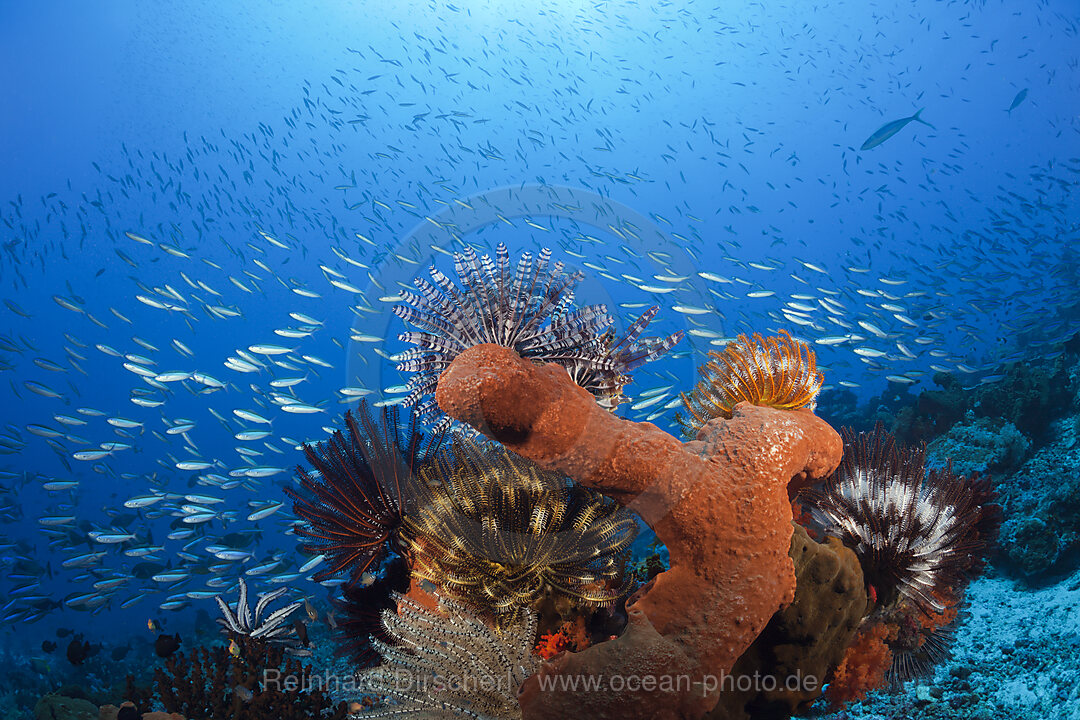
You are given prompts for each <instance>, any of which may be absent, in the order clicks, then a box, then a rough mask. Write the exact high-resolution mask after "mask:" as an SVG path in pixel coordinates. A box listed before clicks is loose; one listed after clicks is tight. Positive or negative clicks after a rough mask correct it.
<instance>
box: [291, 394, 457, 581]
mask: <svg viewBox="0 0 1080 720" xmlns="http://www.w3.org/2000/svg"><path fill="white" fill-rule="evenodd" d="M345 425H346V428H347V429H348V434H347V435H346V434H344V433H342V432H341V431H340V430H339V431H337V432H335V433H334V434H333V435H331V436H330V438H329V439H328V440H326V441H325V442H322V443H319V444H318V445H315V446H313V445H306V446H304V455H305V456H306V457H307V459H308V462H310V463H311V465H312V467H313V468H314V472H310V473H309V472H308V471H306V470H304V469H303V468H297V472H298V475H299V480H300V486H299V487H298V488H286V493H287V494H288V495H289V496H290V497H291V498H292V499H293V501H294V502H293V510H294V512H295V513H296V514H297V515H298V516H300V517H301V518H303V519H304V520H305V521H307V522H306V525H302V526H300V527H298V528H297V530H296V532H297V534H298V535H301V536H303V537H305V538H307V540H308V541H307V542H306V543H305V544H304V549H305V550H306V551H307V552H309V553H312V554H322V555H325V556H326V559H327V563H326V567H325V569H324V570H322V571H321V572H319V573H318V574H317V575H315V580H317V581H322V580H325V579H327V578H330V577H332V576H334V575H337V574H338V573H341V572H348V573H349V574H350V584H352V583H355V582H357V581H358V580H359V579H360V576H361V575H362V574H363V573H364V572H365V571H366V570H368V569H369V568H370V567H372V565H373V564H375V563H377V562H379V561H380V560H382V558H384V557H385V556H386V551H387V549H388V547H389V546H391V545H394V544H396V542H397V539H398V538H397V535H398V531H399V529H400V528H401V523H402V518H403V516H404V514H405V511H406V508H407V505H408V503H409V497H410V493H411V487H412V485H413V484H414V483H415V480H416V477H417V472H418V471H419V469H420V467H421V466H423V465H424V464H425V463H427V462H430V461H431V459H432V457H433V456H434V454H435V452H436V450H437V449H438V446H439V444H440V442H441V435H440V434H438V433H436V434H435V435H433V436H425V435H424V434H423V433H422V432H421V431H420V429H419V427H418V423H417V420H416V417H415V416H410V417H409V419H408V421H407V422H402V420H401V419H400V417H399V415H398V412H397V409H396V408H393V409H391V408H383V410H382V412H381V414H380V415H379V416H378V417H377V418H376V417H373V416H372V414H371V412H369V410H368V407H367V405H366V404H365V403H361V404H360V407H359V408H358V409H357V412H356V414H355V415H354V414H353V413H351V412H347V413H345Z"/></svg>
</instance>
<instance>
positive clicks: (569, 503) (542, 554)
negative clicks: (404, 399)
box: [404, 439, 637, 625]
mask: <svg viewBox="0 0 1080 720" xmlns="http://www.w3.org/2000/svg"><path fill="white" fill-rule="evenodd" d="M421 479H422V482H421V483H419V489H418V495H417V498H416V503H415V508H414V510H413V511H412V512H411V513H410V514H409V515H408V516H407V517H406V518H405V525H406V532H405V533H404V537H405V544H406V547H407V551H408V553H409V555H410V558H411V561H412V567H413V575H414V577H418V578H421V579H423V580H427V581H429V582H431V583H433V584H434V585H435V586H437V587H438V588H439V591H440V593H441V594H444V595H449V596H450V597H453V598H455V599H457V600H459V601H461V602H463V603H465V605H467V606H468V607H469V608H470V609H471V610H472V611H474V612H478V613H480V614H481V615H482V616H483V617H485V618H493V619H494V621H495V623H496V625H500V624H501V622H502V618H503V617H504V616H506V615H507V614H510V615H513V614H516V612H517V611H518V610H519V609H520V608H522V607H532V608H533V609H534V610H536V609H539V607H538V604H539V603H540V602H541V601H542V600H544V598H545V593H546V592H548V591H550V594H553V595H555V596H557V598H562V599H565V600H566V601H569V603H563V604H566V605H567V606H568V607H575V608H581V607H606V606H610V605H612V604H613V603H615V602H616V601H617V600H618V599H619V598H621V597H623V596H624V595H625V594H626V593H627V591H628V590H629V588H630V582H631V578H630V576H629V574H628V573H625V572H624V567H625V565H626V561H627V555H628V553H627V548H628V547H629V546H630V543H632V542H633V540H634V537H635V536H636V535H637V521H636V520H635V519H634V517H633V516H632V515H631V514H630V513H628V512H626V511H625V510H623V509H622V508H621V507H620V506H619V505H617V504H616V503H614V502H612V501H611V500H608V499H607V498H605V497H604V496H603V495H601V494H599V493H597V492H594V491H592V490H588V489H586V488H582V487H580V486H578V485H575V484H573V483H571V482H568V481H567V479H566V478H565V476H562V475H559V474H557V473H551V472H545V471H543V470H541V469H540V468H538V467H537V466H536V465H535V464H533V463H531V462H529V461H528V460H525V459H523V458H521V457H519V456H517V455H514V454H512V453H509V452H507V451H506V450H505V449H503V448H500V447H498V446H494V445H492V444H490V443H487V442H484V444H483V445H481V444H477V443H475V442H473V441H472V440H468V439H460V440H458V441H457V442H455V443H454V447H453V450H452V451H451V452H448V453H443V454H442V455H441V456H440V457H439V458H438V459H437V460H436V462H435V463H433V464H432V465H431V466H430V467H428V468H424V469H423V470H421Z"/></svg>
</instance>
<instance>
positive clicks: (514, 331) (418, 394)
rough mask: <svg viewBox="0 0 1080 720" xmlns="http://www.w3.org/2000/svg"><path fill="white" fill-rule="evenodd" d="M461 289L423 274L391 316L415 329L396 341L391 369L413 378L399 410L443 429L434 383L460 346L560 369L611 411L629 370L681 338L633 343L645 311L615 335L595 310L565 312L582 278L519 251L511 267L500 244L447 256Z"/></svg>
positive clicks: (547, 258) (435, 273) (600, 308)
mask: <svg viewBox="0 0 1080 720" xmlns="http://www.w3.org/2000/svg"><path fill="white" fill-rule="evenodd" d="M454 272H455V274H456V275H457V276H458V280H459V282H460V283H461V284H460V286H459V285H458V284H457V283H455V282H454V281H453V280H451V279H450V278H448V277H447V276H446V275H444V274H443V273H442V272H440V271H439V270H437V269H436V268H435V267H432V268H431V270H430V274H431V281H430V282H429V281H428V280H425V279H424V278H416V279H415V280H414V281H413V283H414V284H415V285H416V288H417V292H415V293H414V292H410V291H403V292H402V293H401V298H402V304H400V305H396V306H395V307H394V313H395V314H396V315H397V316H398V317H400V318H401V319H402V320H404V321H405V322H406V323H408V324H409V325H412V326H413V327H415V328H417V329H416V330H412V331H408V332H405V333H402V334H401V335H399V336H398V337H399V339H401V340H402V341H404V342H407V343H410V344H412V345H414V346H415V347H412V348H409V349H408V350H405V351H404V352H402V353H400V354H399V355H398V356H397V359H398V360H399V365H398V369H399V370H401V371H402V372H406V373H413V375H412V377H411V378H409V381H408V385H407V387H408V389H409V394H408V396H407V397H406V399H405V404H406V405H411V406H416V408H417V411H418V413H419V415H420V416H421V418H422V419H424V420H430V421H432V422H435V423H436V424H437V425H438V426H439V427H446V426H448V425H449V423H450V420H449V418H447V417H446V416H445V415H443V414H442V413H441V411H440V410H439V408H438V406H437V405H436V403H435V387H436V386H437V385H438V381H439V376H440V375H441V374H442V372H443V370H445V369H446V368H447V367H448V366H449V365H450V363H451V362H453V360H454V358H456V357H457V356H458V355H460V354H461V353H462V352H463V351H465V350H466V349H467V348H470V347H472V346H474V345H480V344H484V343H493V344H495V345H501V346H503V347H508V348H512V349H513V350H515V351H516V352H517V353H518V354H519V355H521V356H522V357H525V358H530V359H532V360H535V361H537V362H553V363H557V364H559V365H562V366H563V367H565V368H566V369H567V371H568V372H569V373H570V375H571V377H573V378H574V380H575V382H577V383H578V384H579V385H580V386H581V387H583V388H585V389H586V390H588V391H589V392H590V393H592V394H593V395H594V396H595V397H596V399H597V402H599V403H600V405H602V406H603V407H605V408H608V409H613V408H614V407H615V406H616V405H618V404H619V403H620V402H624V401H625V398H624V397H623V394H622V391H623V388H624V387H625V386H626V384H627V383H628V382H629V381H630V378H629V376H628V375H627V373H629V372H630V371H631V370H633V369H634V368H636V367H638V366H639V365H641V364H643V363H645V362H648V361H649V360H653V359H655V358H656V357H658V356H660V355H661V354H663V353H664V352H666V351H667V350H669V349H670V348H671V347H672V346H674V345H675V343H677V342H678V341H679V340H680V339H682V332H677V333H675V334H673V335H670V336H668V337H666V338H641V337H640V336H641V334H642V332H644V330H645V328H646V326H647V325H648V324H649V322H650V321H651V320H652V319H653V317H655V315H656V311H657V308H655V307H653V308H651V309H650V310H648V311H646V312H645V313H644V314H643V315H642V316H641V317H640V318H638V320H637V321H635V322H634V323H633V324H631V326H630V328H629V329H628V330H627V332H626V333H625V334H624V335H622V336H621V337H618V338H617V337H616V334H615V333H614V332H613V331H612V330H611V329H610V326H611V325H612V323H613V322H614V320H613V319H612V317H611V315H609V314H608V311H607V307H606V306H604V305H587V306H585V307H581V308H577V307H575V306H574V287H575V286H576V285H577V283H578V282H580V281H581V279H582V278H583V277H584V276H583V275H582V273H580V272H567V271H566V269H565V266H564V265H563V263H561V262H555V263H553V262H551V250H549V249H546V248H545V249H543V250H541V251H540V253H539V255H538V256H537V257H536V259H535V260H534V259H533V256H532V254H531V253H524V254H522V256H521V257H520V258H519V259H518V262H517V266H516V268H512V267H511V263H510V256H509V252H508V251H507V249H506V246H505V245H504V244H499V246H498V247H497V248H496V251H495V258H494V259H492V258H491V257H490V256H489V255H484V256H482V257H480V256H477V254H476V252H475V251H474V250H473V249H472V248H466V249H465V250H464V251H463V252H461V253H456V254H455V255H454Z"/></svg>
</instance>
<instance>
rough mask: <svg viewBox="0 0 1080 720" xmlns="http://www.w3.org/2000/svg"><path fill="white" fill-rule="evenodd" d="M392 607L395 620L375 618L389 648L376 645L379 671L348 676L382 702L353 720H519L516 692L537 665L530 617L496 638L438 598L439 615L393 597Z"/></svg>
mask: <svg viewBox="0 0 1080 720" xmlns="http://www.w3.org/2000/svg"><path fill="white" fill-rule="evenodd" d="M393 599H394V600H395V601H396V602H397V607H398V610H397V612H395V611H393V610H386V611H384V612H383V615H382V617H383V624H384V626H385V629H386V635H387V636H388V637H389V638H391V639H392V640H393V641H394V644H393V645H388V644H387V643H385V642H383V641H382V640H378V639H376V640H375V641H374V644H375V646H376V647H377V649H378V650H379V653H380V654H381V655H382V658H383V664H382V665H379V666H378V667H375V668H371V669H370V670H363V671H361V672H359V673H357V676H356V678H357V680H358V684H359V685H360V686H361V687H362V688H363V689H364V690H365V691H366V692H368V693H371V694H374V695H377V696H381V697H385V698H387V700H388V702H387V703H386V704H385V705H384V706H382V707H376V708H373V709H371V710H366V711H362V712H359V713H356V714H354V715H351V716H350V717H351V718H353V720H370V719H372V718H384V717H395V718H399V717H400V718H416V719H417V720H432V719H433V718H474V719H475V720H518V719H519V718H521V706H520V705H519V704H518V700H517V691H518V688H519V687H520V686H521V684H522V683H523V682H524V681H525V679H526V678H527V677H529V676H530V675H532V674H533V673H534V672H535V671H536V669H537V665H538V660H537V658H535V657H534V656H533V654H532V647H533V643H534V642H535V640H536V638H535V636H536V614H535V613H533V612H531V611H524V610H519V611H517V612H515V613H514V614H513V617H512V618H508V619H507V620H508V621H507V622H506V623H504V624H503V626H502V628H501V629H500V630H499V631H496V630H493V629H492V628H490V627H488V626H487V625H485V624H484V623H483V622H481V621H480V620H479V619H477V618H476V617H474V616H473V615H472V614H470V613H469V611H468V610H467V609H466V608H465V607H463V606H461V605H459V604H458V603H456V602H454V601H453V600H451V599H449V598H439V609H440V611H441V612H439V613H436V612H432V611H430V610H428V609H427V608H425V607H423V606H422V605H420V604H418V603H416V602H415V601H413V600H411V599H410V598H407V597H404V596H402V595H399V594H397V593H394V597H393Z"/></svg>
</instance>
